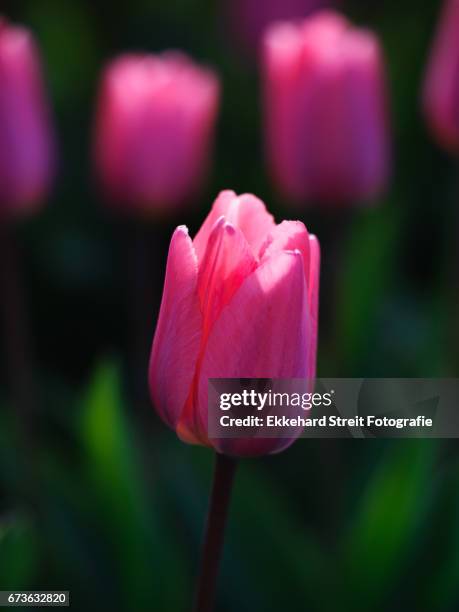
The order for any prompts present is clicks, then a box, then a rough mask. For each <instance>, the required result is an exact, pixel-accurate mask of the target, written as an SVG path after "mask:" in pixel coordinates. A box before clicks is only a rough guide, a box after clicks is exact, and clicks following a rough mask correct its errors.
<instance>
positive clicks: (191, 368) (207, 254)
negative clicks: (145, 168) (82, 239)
mask: <svg viewBox="0 0 459 612" xmlns="http://www.w3.org/2000/svg"><path fill="white" fill-rule="evenodd" d="M319 257H320V256H319V243H318V241H317V239H316V237H315V236H312V235H309V234H308V232H307V230H306V228H305V226H304V225H303V224H302V223H301V222H299V221H284V222H282V223H281V224H279V225H276V224H275V222H274V220H273V217H272V216H271V215H270V214H269V213H268V212H267V210H266V208H265V205H264V204H263V202H261V201H260V200H259V199H257V198H256V197H255V196H253V195H247V194H246V195H242V196H239V197H238V196H236V194H235V193H233V192H232V191H224V192H222V193H221V194H220V195H219V197H218V198H217V200H216V201H215V203H214V205H213V207H212V210H211V212H210V214H209V215H208V217H207V219H206V220H205V221H204V224H203V225H202V227H201V229H200V230H199V232H198V233H197V235H196V236H195V238H194V240H191V238H190V237H189V235H188V231H187V228H186V227H183V226H182V227H178V228H177V229H176V230H175V233H174V235H173V237H172V241H171V245H170V249H169V257H168V262H167V271H166V279H165V285H164V294H163V300H162V304H161V310H160V314H159V319H158V324H157V328H156V334H155V338H154V341H153V349H152V354H151V360H150V370H149V383H150V390H151V395H152V399H153V403H154V404H155V406H156V408H157V410H158V412H159V414H160V416H161V417H162V419H163V420H164V421H165V422H166V423H167V424H168V425H169V426H170V427H171V428H173V429H174V430H175V431H176V432H177V434H178V435H179V436H180V438H181V439H182V440H184V441H186V442H190V443H195V444H203V445H207V446H213V447H215V449H216V450H217V451H219V452H222V453H225V454H229V455H241V456H256V455H262V454H265V453H273V452H278V451H280V450H283V449H284V448H286V447H287V446H288V445H289V444H291V443H292V441H293V440H291V439H290V440H285V439H284V440H280V439H222V440H209V439H208V437H207V433H206V432H207V381H208V379H209V378H314V376H315V363H316V345H317V316H318V314H317V309H318V291H319V265H320V263H319Z"/></svg>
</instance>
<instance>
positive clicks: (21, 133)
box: [0, 18, 55, 220]
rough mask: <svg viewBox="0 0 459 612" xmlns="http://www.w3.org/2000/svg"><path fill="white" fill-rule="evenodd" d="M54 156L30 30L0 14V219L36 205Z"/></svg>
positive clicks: (50, 175) (51, 170) (46, 184)
mask: <svg viewBox="0 0 459 612" xmlns="http://www.w3.org/2000/svg"><path fill="white" fill-rule="evenodd" d="M54 161H55V159H54V134H53V130H52V127H51V119H50V109H49V106H48V101H47V99H46V92H45V88H44V84H43V78H42V72H41V66H40V58H39V52H38V49H37V47H36V45H35V43H34V41H33V38H32V36H31V34H30V32H29V31H28V30H26V29H25V28H22V27H17V26H13V25H10V24H9V23H8V22H7V21H6V20H4V19H2V18H0V220H3V219H7V218H8V219H9V218H11V217H16V216H21V215H23V214H26V213H30V212H31V211H32V210H33V209H35V208H36V207H37V206H38V205H39V203H40V202H41V201H42V199H43V197H44V196H45V195H46V192H47V190H48V189H49V187H50V183H51V180H52V178H53V174H54Z"/></svg>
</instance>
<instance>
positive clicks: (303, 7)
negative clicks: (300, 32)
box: [226, 0, 340, 54]
mask: <svg viewBox="0 0 459 612" xmlns="http://www.w3.org/2000/svg"><path fill="white" fill-rule="evenodd" d="M339 1H340V0H335V1H334V0H263V1H262V2H260V0H226V7H227V18H228V21H229V24H230V29H231V34H232V38H233V39H234V40H236V41H237V42H238V44H239V45H242V47H243V48H244V49H245V50H246V51H248V52H249V53H252V54H253V53H256V52H258V50H259V45H260V42H261V40H262V37H263V33H264V31H265V30H266V28H267V27H268V26H269V25H270V24H271V23H272V22H273V21H279V20H282V21H283V20H290V19H303V18H304V17H307V16H308V15H310V14H311V13H312V12H314V11H315V10H317V9H323V8H325V7H327V6H333V5H335V4H337V3H338V2H339Z"/></svg>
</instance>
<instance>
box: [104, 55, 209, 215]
mask: <svg viewBox="0 0 459 612" xmlns="http://www.w3.org/2000/svg"><path fill="white" fill-rule="evenodd" d="M218 101H219V83H218V79H217V77H216V76H215V74H214V73H213V72H211V71H210V70H207V69H204V68H200V67H199V66H197V65H196V64H194V63H193V62H192V61H191V60H190V59H189V58H187V57H186V56H185V55H184V54H181V53H178V52H168V53H164V54H162V55H124V56H122V57H120V58H118V59H116V60H115V61H113V62H112V63H111V64H110V65H109V66H108V67H107V68H106V70H105V72H104V74H103V77H102V83H101V87H100V94H99V102H98V110H97V117H96V130H95V162H96V167H97V172H98V175H99V179H100V183H101V186H102V188H103V190H104V191H105V194H106V196H107V199H108V200H109V201H110V202H111V203H112V204H113V205H118V206H121V207H122V208H123V209H124V210H125V211H126V212H128V213H129V212H132V213H133V214H141V215H152V214H155V213H156V214H157V213H163V212H166V211H168V210H169V209H174V208H177V207H178V206H180V205H181V204H183V203H185V202H188V201H190V200H191V199H192V198H193V197H194V196H196V194H197V192H198V191H199V189H200V188H201V186H202V183H203V180H204V178H205V176H206V172H207V169H208V162H209V159H210V154H211V146H212V140H213V132H214V126H215V121H216V115H217V111H218Z"/></svg>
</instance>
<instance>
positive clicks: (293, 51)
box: [263, 11, 390, 205]
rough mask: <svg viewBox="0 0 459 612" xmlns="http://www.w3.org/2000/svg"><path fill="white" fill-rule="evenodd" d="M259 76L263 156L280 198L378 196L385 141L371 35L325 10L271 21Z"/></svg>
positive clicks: (385, 165) (378, 64) (384, 174)
mask: <svg viewBox="0 0 459 612" xmlns="http://www.w3.org/2000/svg"><path fill="white" fill-rule="evenodd" d="M263 72H264V83H265V87H264V106H265V123H266V125H265V131H266V148H267V158H268V163H269V168H270V171H271V173H272V176H273V179H274V181H275V183H276V184H277V186H278V188H279V190H280V191H281V193H282V194H283V195H284V196H285V197H286V198H289V199H290V200H292V201H294V202H298V203H304V202H306V201H318V202H324V203H329V204H334V205H336V204H342V203H353V202H363V201H368V200H371V199H373V198H375V197H376V196H378V195H379V194H380V193H381V191H382V190H383V188H384V187H385V185H386V183H387V180H388V175H389V166H390V146H389V140H390V139H389V133H388V110H387V100H386V91H385V77H384V64H383V60H382V54H381V48H380V45H379V42H378V40H377V38H376V36H375V35H374V34H372V33H371V32H369V31H367V30H361V29H357V28H354V27H352V26H351V24H350V23H349V22H348V21H347V20H346V19H345V18H344V17H342V16H340V15H339V14H337V13H334V12H329V11H327V12H321V13H318V14H317V15H314V16H312V17H310V18H309V19H307V20H305V21H304V22H302V23H296V24H295V23H280V24H276V25H273V26H272V27H271V28H270V29H269V30H268V32H267V34H266V37H265V41H264V56H263Z"/></svg>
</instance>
